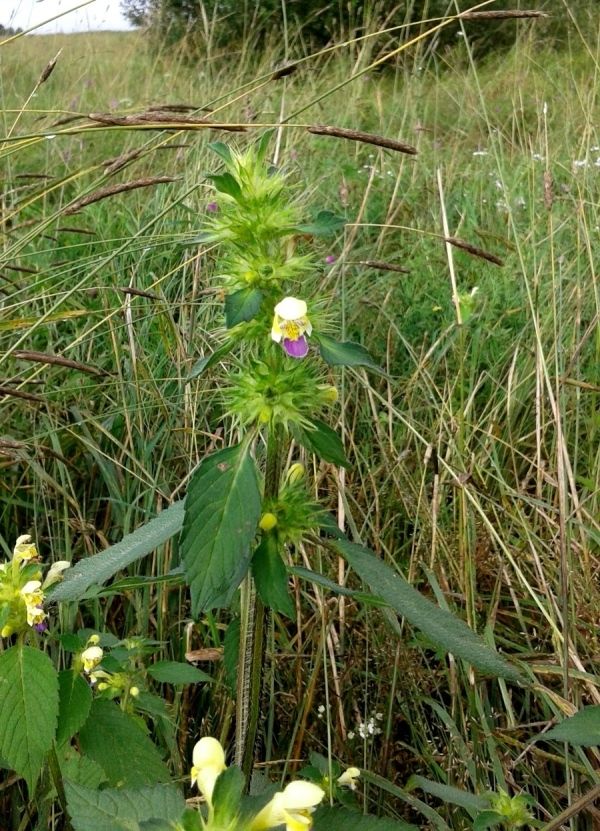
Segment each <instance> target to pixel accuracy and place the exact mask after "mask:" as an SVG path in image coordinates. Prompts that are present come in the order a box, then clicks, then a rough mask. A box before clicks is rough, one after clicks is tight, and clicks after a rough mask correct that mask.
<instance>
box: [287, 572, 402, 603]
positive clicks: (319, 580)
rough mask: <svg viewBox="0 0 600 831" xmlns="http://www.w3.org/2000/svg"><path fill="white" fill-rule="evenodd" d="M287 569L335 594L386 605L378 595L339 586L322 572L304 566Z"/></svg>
mask: <svg viewBox="0 0 600 831" xmlns="http://www.w3.org/2000/svg"><path fill="white" fill-rule="evenodd" d="M289 571H290V573H291V574H295V575H296V576H297V577H300V578H301V579H302V580H308V581H309V582H311V583H316V584H317V585H318V586H322V587H323V588H324V589H327V590H328V591H331V592H334V593H335V594H343V595H344V597H354V598H355V599H356V600H360V601H362V602H363V603H368V604H370V605H372V606H387V603H386V602H385V600H382V599H381V598H380V597H375V595H374V594H368V593H367V592H357V591H355V590H354V589H349V588H347V587H346V586H340V584H339V583H336V582H335V581H334V580H330V579H329V577H325V575H324V574H319V572H318V571H311V570H310V569H309V568H304V566H291V567H290V569H289Z"/></svg>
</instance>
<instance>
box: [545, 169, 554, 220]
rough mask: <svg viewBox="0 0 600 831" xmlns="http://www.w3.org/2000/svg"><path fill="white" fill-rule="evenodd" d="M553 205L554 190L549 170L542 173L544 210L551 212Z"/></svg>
mask: <svg viewBox="0 0 600 831" xmlns="http://www.w3.org/2000/svg"><path fill="white" fill-rule="evenodd" d="M553 203H554V188H553V182H552V174H551V173H550V171H549V170H545V171H544V207H545V208H546V210H548V211H549V210H551V209H552V205H553Z"/></svg>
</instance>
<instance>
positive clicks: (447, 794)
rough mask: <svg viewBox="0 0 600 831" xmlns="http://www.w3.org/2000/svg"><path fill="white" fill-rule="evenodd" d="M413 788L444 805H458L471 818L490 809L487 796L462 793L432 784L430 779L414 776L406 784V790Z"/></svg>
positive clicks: (452, 787)
mask: <svg viewBox="0 0 600 831" xmlns="http://www.w3.org/2000/svg"><path fill="white" fill-rule="evenodd" d="M414 788H420V789H421V790H422V791H424V792H425V793H428V794H431V796H436V797H437V798H438V799H441V800H442V802H443V803H444V804H450V805H458V806H459V807H460V808H464V809H465V810H466V811H468V812H469V813H470V814H471V815H472V816H473V815H475V814H478V813H479V812H480V811H485V810H486V809H487V808H489V807H490V800H489V797H487V796H482V795H478V794H474V793H469V792H468V791H463V790H462V789H461V788H455V787H454V786H453V785H445V784H444V783H443V782H434V781H432V780H431V779H426V778H425V777H424V776H418V775H416V774H415V775H414V776H411V777H410V779H409V780H408V782H407V783H406V790H409V791H410V790H413V789H414Z"/></svg>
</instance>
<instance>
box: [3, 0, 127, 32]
mask: <svg viewBox="0 0 600 831" xmlns="http://www.w3.org/2000/svg"><path fill="white" fill-rule="evenodd" d="M82 2H84V0H0V23H2V24H3V25H4V26H12V27H14V28H17V27H19V28H21V29H29V28H30V27H31V26H35V25H36V24H38V23H44V21H46V20H48V18H50V17H55V16H56V15H57V14H60V13H61V12H66V11H69V10H70V9H74V8H75V7H76V6H79V5H81V3H82ZM120 6H121V2H120V0H92V2H91V3H89V5H86V6H84V7H83V8H80V9H77V11H73V12H70V14H65V15H64V16H63V17H60V18H58V20H54V21H52V23H45V24H44V25H43V26H40V28H39V29H36V32H39V33H40V34H41V33H46V32H82V31H83V32H85V31H89V30H97V29H127V28H129V24H128V23H127V21H126V20H125V18H124V17H123V14H122V12H121V8H120Z"/></svg>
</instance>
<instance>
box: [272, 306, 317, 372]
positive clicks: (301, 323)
mask: <svg viewBox="0 0 600 831" xmlns="http://www.w3.org/2000/svg"><path fill="white" fill-rule="evenodd" d="M307 312H308V309H307V306H306V303H305V302H304V300H299V299H298V298H297V297H284V298H283V300H281V301H280V302H279V303H278V304H277V305H276V306H275V314H274V316H273V326H272V328H271V338H272V339H273V340H274V341H275V343H280V344H281V345H282V346H283V348H284V349H285V351H286V352H287V354H288V355H289V356H290V357H292V358H304V357H305V356H306V355H307V354H308V340H307V337H309V336H310V334H311V333H312V325H311V322H310V320H309V319H308V317H307Z"/></svg>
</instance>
